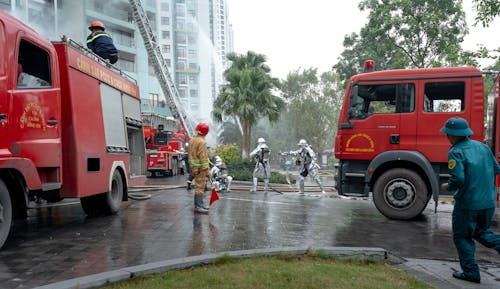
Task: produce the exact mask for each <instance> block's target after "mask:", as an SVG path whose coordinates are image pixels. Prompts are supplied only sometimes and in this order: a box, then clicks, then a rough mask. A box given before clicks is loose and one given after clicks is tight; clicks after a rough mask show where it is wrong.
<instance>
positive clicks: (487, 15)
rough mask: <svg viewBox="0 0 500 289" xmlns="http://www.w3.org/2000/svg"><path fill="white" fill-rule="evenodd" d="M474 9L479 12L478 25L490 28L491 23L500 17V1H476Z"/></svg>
mask: <svg viewBox="0 0 500 289" xmlns="http://www.w3.org/2000/svg"><path fill="white" fill-rule="evenodd" d="M474 8H475V9H476V10H477V16H476V19H475V20H476V23H475V24H477V23H481V24H482V25H483V27H488V26H489V24H490V22H491V21H493V19H494V18H495V17H497V16H500V1H498V0H474Z"/></svg>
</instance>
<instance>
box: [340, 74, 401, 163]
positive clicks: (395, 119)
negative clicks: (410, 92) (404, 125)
mask: <svg viewBox="0 0 500 289" xmlns="http://www.w3.org/2000/svg"><path fill="white" fill-rule="evenodd" d="M398 106H399V104H398V99H397V85H395V84H393V83H366V84H365V83H360V84H357V85H355V86H353V89H352V90H351V95H350V109H349V121H350V123H351V124H352V125H353V128H352V129H346V130H344V131H343V134H344V135H345V137H343V139H342V142H343V144H342V147H343V148H344V151H345V152H344V157H345V158H347V159H358V160H371V159H373V158H374V157H375V156H377V155H378V154H379V153H381V152H384V151H388V150H397V149H399V147H400V142H401V135H400V122H401V114H400V113H399V112H398Z"/></svg>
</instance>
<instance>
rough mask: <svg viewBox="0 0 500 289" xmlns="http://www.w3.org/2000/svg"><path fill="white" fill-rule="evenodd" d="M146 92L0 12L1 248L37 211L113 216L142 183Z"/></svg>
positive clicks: (71, 46)
mask: <svg viewBox="0 0 500 289" xmlns="http://www.w3.org/2000/svg"><path fill="white" fill-rule="evenodd" d="M144 164H145V147H144V139H143V132H142V121H141V115H140V97H139V89H138V87H137V85H136V84H135V81H133V80H132V79H131V78H128V77H127V76H126V75H125V74H123V73H122V72H121V71H120V70H119V69H117V68H116V67H114V66H112V65H110V64H109V63H107V62H105V61H104V60H103V59H101V58H99V57H98V56H97V55H95V54H93V53H92V52H90V51H88V50H87V49H85V48H83V47H81V46H80V45H79V44H77V43H75V42H71V41H70V42H54V43H52V42H50V41H48V40H47V39H45V38H43V37H41V36H40V35H38V34H37V33H36V32H35V31H34V30H33V29H31V28H30V27H28V26H26V25H25V24H23V23H22V22H20V21H18V20H17V19H16V18H14V17H12V16H11V15H9V14H7V13H6V12H4V11H0V247H1V246H2V245H3V244H4V242H5V240H6V239H7V236H8V234H9V231H10V227H11V224H12V219H13V218H23V217H26V215H27V209H28V208H31V207H33V206H34V205H36V202H34V201H41V200H42V201H43V200H45V201H46V202H49V203H52V202H56V201H59V200H61V199H63V198H79V199H80V200H81V205H82V207H83V209H84V211H85V212H86V213H87V214H88V215H101V214H113V213H116V212H117V211H118V210H119V209H120V205H121V202H122V201H124V200H127V188H128V187H129V186H131V185H134V184H140V183H143V182H144V181H145V166H144Z"/></svg>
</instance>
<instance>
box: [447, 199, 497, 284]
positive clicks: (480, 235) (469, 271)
mask: <svg viewBox="0 0 500 289" xmlns="http://www.w3.org/2000/svg"><path fill="white" fill-rule="evenodd" d="M494 214H495V208H491V209H484V210H465V209H453V215H452V227H453V242H454V243H455V247H456V248H457V251H458V258H459V259H460V267H461V268H462V271H463V272H464V274H465V275H466V276H467V277H471V278H480V274H479V266H478V265H477V263H476V260H475V258H474V253H475V251H476V246H475V244H474V240H476V241H478V242H479V243H481V244H482V245H484V246H486V247H488V248H492V249H495V250H497V252H498V253H499V254H500V235H499V234H495V233H493V232H492V231H490V225H491V220H492V218H493V215H494Z"/></svg>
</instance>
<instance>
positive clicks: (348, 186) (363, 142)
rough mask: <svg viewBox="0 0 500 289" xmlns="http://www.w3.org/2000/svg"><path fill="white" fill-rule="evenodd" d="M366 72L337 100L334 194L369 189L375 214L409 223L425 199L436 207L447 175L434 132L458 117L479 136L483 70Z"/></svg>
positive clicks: (441, 141)
mask: <svg viewBox="0 0 500 289" xmlns="http://www.w3.org/2000/svg"><path fill="white" fill-rule="evenodd" d="M368 64H369V65H368V66H369V67H368V68H370V66H371V65H373V63H370V62H369V63H368ZM370 64H371V65H370ZM370 70H371V69H368V71H369V72H366V73H362V74H359V75H355V76H353V77H352V78H351V79H350V80H349V83H348V86H347V90H346V92H345V95H344V102H343V106H342V111H341V113H340V116H339V121H338V134H337V136H336V140H335V156H336V158H337V159H338V160H339V165H338V168H337V172H336V176H335V180H336V188H337V190H338V192H339V194H341V195H363V196H368V194H369V193H370V192H372V193H373V201H374V203H375V205H376V207H377V209H378V210H379V211H380V212H381V213H382V214H384V215H385V216H387V217H389V218H392V219H403V220H405V219H411V218H414V217H416V216H418V215H419V214H421V213H422V211H423V210H424V209H425V208H426V206H427V204H428V202H429V200H430V198H431V197H432V196H434V200H435V201H436V205H437V201H438V196H439V194H440V193H441V192H440V184H442V183H444V182H446V181H447V179H448V177H449V175H448V168H447V152H448V149H449V148H450V144H449V142H448V140H447V138H446V136H445V135H444V134H443V133H441V132H440V128H441V127H442V126H443V125H444V123H445V121H446V120H447V119H448V118H450V117H452V116H459V117H462V118H464V119H466V120H467V121H468V122H469V125H470V127H471V129H472V130H473V131H474V135H472V137H471V138H472V139H476V140H479V141H484V139H485V118H484V113H485V95H484V89H483V77H482V73H481V71H479V70H478V69H476V68H473V67H452V68H429V69H406V70H387V71H370ZM497 96H498V95H497ZM493 127H497V126H496V124H495V125H492V128H493ZM497 135H498V134H497ZM497 150H498V149H497ZM496 155H497V156H498V154H496Z"/></svg>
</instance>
